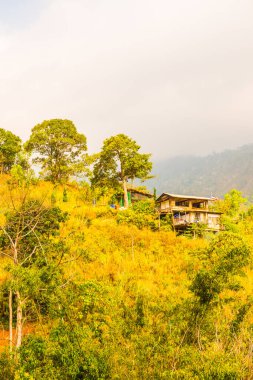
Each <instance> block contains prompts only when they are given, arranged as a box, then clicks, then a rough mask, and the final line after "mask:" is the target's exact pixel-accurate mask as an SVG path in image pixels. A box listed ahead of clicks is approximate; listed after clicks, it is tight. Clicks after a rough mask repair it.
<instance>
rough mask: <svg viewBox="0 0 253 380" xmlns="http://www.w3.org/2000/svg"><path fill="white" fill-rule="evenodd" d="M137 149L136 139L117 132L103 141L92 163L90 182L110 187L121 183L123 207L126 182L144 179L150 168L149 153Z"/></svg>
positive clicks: (126, 200) (126, 201)
mask: <svg viewBox="0 0 253 380" xmlns="http://www.w3.org/2000/svg"><path fill="white" fill-rule="evenodd" d="M139 150H140V146H139V145H138V144H137V143H136V141H134V140H133V139H131V138H130V137H128V136H126V135H124V134H119V135H116V136H113V137H110V138H108V139H106V140H105V141H104V144H103V147H102V150H101V153H100V155H99V156H98V159H97V161H96V163H95V165H94V170H93V178H92V183H93V184H99V185H107V186H110V187H115V186H116V185H117V184H118V183H121V185H122V187H123V191H124V205H125V207H128V197H127V182H128V181H129V180H134V179H135V178H139V179H141V180H145V179H147V178H149V177H148V175H149V173H150V172H151V170H152V163H151V162H150V156H151V155H150V154H141V153H139Z"/></svg>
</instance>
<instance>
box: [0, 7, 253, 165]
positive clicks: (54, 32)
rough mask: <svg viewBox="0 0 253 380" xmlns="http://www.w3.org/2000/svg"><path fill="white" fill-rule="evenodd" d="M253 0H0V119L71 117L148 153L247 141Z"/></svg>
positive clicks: (1, 124)
mask: <svg viewBox="0 0 253 380" xmlns="http://www.w3.org/2000/svg"><path fill="white" fill-rule="evenodd" d="M252 19H253V2H252V0H240V1H238V0H177V1H175V0H152V1H151V0H125V1H123V0H122V1H119V0H106V1H105V0H36V1H35V0H8V1H6V0H0V105H1V106H0V109H1V112H0V128H4V129H7V130H11V131H12V132H13V133H15V134H17V135H19V136H20V137H21V138H22V139H23V140H24V141H25V140H27V139H28V138H29V135H30V133H31V129H32V128H33V126H35V125H36V124H38V123H41V122H42V121H43V120H48V119H52V118H63V119H70V120H72V121H73V122H74V124H75V125H76V127H77V129H78V131H79V132H81V133H84V134H85V135H86V136H87V142H88V148H89V152H92V153H93V152H96V151H98V150H99V149H100V147H101V146H102V142H103V140H104V139H105V138H107V137H110V136H113V135H116V134H118V133H125V134H127V135H129V136H130V137H132V138H133V139H135V140H136V141H137V142H138V143H139V145H141V147H142V152H145V153H146V152H150V153H152V154H153V158H154V159H156V160H159V159H164V158H166V157H171V156H177V155H182V154H183V155H185V154H194V155H205V154H210V153H213V152H218V151H221V150H224V149H230V148H236V147H239V146H241V145H244V144H249V143H253V96H252V95H253V22H252Z"/></svg>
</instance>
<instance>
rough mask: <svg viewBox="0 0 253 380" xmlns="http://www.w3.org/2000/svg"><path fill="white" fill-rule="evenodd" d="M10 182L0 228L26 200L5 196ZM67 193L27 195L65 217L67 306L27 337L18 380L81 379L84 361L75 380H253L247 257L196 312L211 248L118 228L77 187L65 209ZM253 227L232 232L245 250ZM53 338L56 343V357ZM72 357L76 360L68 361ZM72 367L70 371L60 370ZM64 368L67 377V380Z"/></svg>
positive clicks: (49, 189) (242, 223)
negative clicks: (197, 289)
mask: <svg viewBox="0 0 253 380" xmlns="http://www.w3.org/2000/svg"><path fill="white" fill-rule="evenodd" d="M7 179H8V178H7V177H6V178H5V177H3V178H1V183H0V185H1V186H0V207H1V210H2V213H1V218H2V223H4V216H3V214H4V212H5V211H6V210H7V209H8V207H11V203H12V202H13V201H14V202H15V204H18V202H19V195H20V191H25V190H22V189H18V188H14V189H12V190H11V192H10V191H9V190H8V188H9V186H8V185H7ZM63 191H64V188H63V186H57V187H54V186H53V185H52V184H50V183H48V182H42V181H41V182H38V183H37V184H36V185H33V186H31V188H30V190H29V195H28V196H29V197H30V198H32V199H34V198H35V199H40V200H41V199H43V202H44V204H45V205H46V206H48V207H50V206H51V205H52V204H53V205H54V206H55V207H59V208H60V209H61V210H63V211H64V212H67V213H68V219H67V220H66V221H65V222H64V223H62V224H61V228H60V231H59V235H56V236H54V237H52V239H53V240H54V242H59V241H61V242H64V244H65V246H66V254H65V255H64V258H63V259H62V261H61V262H60V264H59V265H60V268H61V270H62V271H63V278H64V281H63V284H62V285H61V286H59V288H58V290H57V292H58V291H59V292H60V291H61V293H57V294H58V296H59V305H58V306H57V308H56V311H57V310H58V309H59V310H61V307H62V305H63V304H64V303H65V304H64V305H66V306H64V307H65V308H66V315H65V316H64V317H63V316H60V315H57V313H56V312H54V313H56V314H52V315H51V314H47V315H42V316H40V318H38V319H37V320H36V318H35V320H33V321H32V323H33V331H34V332H33V335H31V337H30V340H29V337H27V338H26V339H27V340H25V343H24V346H23V347H24V348H23V350H24V352H25V353H26V355H28V354H29V355H28V356H30V358H31V359H29V360H30V361H29V360H28V363H30V364H29V365H30V367H29V366H28V364H27V366H26V364H25V362H26V361H25V362H24V363H22V365H21V366H20V367H18V368H17V369H16V370H15V371H16V376H17V377H16V378H25V376H26V375H23V374H24V373H27V378H30V379H33V378H38V379H40V378H41V379H46V378H47V377H46V376H49V374H50V373H51V374H52V373H53V375H51V376H54V377H52V378H56V379H60V378H63V379H65V378H66V379H72V378H73V379H74V378H79V377H74V375H73V374H74V373H75V374H76V373H77V372H78V371H80V364H77V367H75V368H74V363H76V362H78V360H79V359H78V358H80V357H85V358H86V359H87V358H88V359H89V364H87V362H85V363H86V364H85V365H87V368H88V369H86V371H87V372H85V373H86V375H83V376H84V377H80V378H90V379H130V378H131V379H210V380H211V379H244V378H245V379H250V378H252V377H250V376H251V373H252V364H251V362H252V360H251V359H252V357H251V351H252V350H251V347H252V343H251V340H252V330H251V328H252V324H253V306H252V300H251V297H252V291H253V280H252V279H253V269H252V259H251V257H250V259H249V264H248V265H247V267H246V268H243V270H242V272H243V276H241V274H242V273H239V272H238V273H237V274H236V275H235V276H233V278H232V277H231V281H230V282H229V285H226V286H225V285H224V286H223V287H221V291H220V292H219V291H217V297H216V298H213V299H212V302H210V303H209V304H208V305H202V304H201V302H200V300H199V299H198V297H197V296H196V295H194V292H193V291H191V284H192V283H193V281H194V278H195V277H196V274H197V273H200V272H201V270H203V268H204V269H205V271H206V272H207V273H209V272H208V271H210V273H211V269H212V265H214V264H212V262H211V261H210V262H208V261H206V260H209V259H208V258H205V259H203V257H204V256H205V253H206V252H208V247H209V244H210V243H209V241H207V240H204V239H199V238H197V239H189V238H187V237H183V236H182V237H177V236H176V235H175V234H174V232H171V231H166V230H160V231H152V230H151V229H150V228H146V227H144V228H142V229H139V228H138V227H137V226H136V225H135V224H134V223H128V224H125V223H118V218H117V215H118V211H117V210H113V209H110V208H109V207H107V206H103V205H101V206H93V205H92V202H91V201H87V198H86V197H83V189H82V187H81V186H79V185H78V184H75V183H73V184H70V185H68V186H66V191H67V201H66V198H65V201H64V199H63ZM52 194H53V196H52ZM252 223H253V222H252V220H251V216H249V217H248V219H247V222H246V219H244V220H241V219H239V221H238V223H237V227H238V230H239V231H240V234H241V235H243V236H244V239H245V241H246V244H247V245H248V246H249V247H250V249H251V250H252V247H253V239H252V230H253V224H252ZM217 252H218V250H217ZM217 254H218V253H217ZM57 260H58V258H57ZM210 260H211V259H210ZM215 260H216V261H215V263H216V262H218V258H217V257H215ZM208 263H209V266H208ZM6 264H7V259H6V258H5V257H4V256H3V257H2V258H1V269H0V281H1V283H2V285H4V283H5V282H6V280H7V276H8V274H7V272H6V270H5V269H4V268H5V267H6ZM215 265H216V264H215ZM212 273H213V272H212ZM230 284H231V286H230ZM71 289H72V290H71ZM28 319H29V316H28ZM30 323H31V322H30ZM73 331H74V332H75V334H76V335H74V338H73V336H72V334H74V333H73ZM57 334H58V335H57ZM59 334H60V335H59ZM55 336H58V337H59V336H60V338H57V339H62V344H61V345H60V347H63V348H61V350H62V351H60V354H59V352H58V351H59V350H60V348H59V347H58V346H57V344H58V343H56V342H58V340H57V341H56V338H55ZM36 339H37V340H36ZM38 339H41V342H43V343H41V342H40V346H39V347H40V349H41V350H42V348H41V347H42V346H43V347H44V346H45V347H46V348H45V353H44V354H43V355H44V356H43V357H45V358H46V359H45V360H46V362H45V364H44V369H42V364H40V361H41V360H42V359H40V360H37V359H36V358H35V356H36V355H35V353H34V352H36V349H37V348H36V347H38V346H37V344H38ZM64 339H65V340H64ZM35 343H36V344H35ZM57 347H58V348H57ZM68 347H70V348H68ZM35 348H36V349H35ZM25 350H27V351H25ZM29 350H30V351H29ZM57 350H58V351H57ZM64 350H65V351H64ZM79 350H80V351H79ZM22 352H23V351H22V350H21V355H23V354H22ZM41 352H42V351H41ZM43 352H44V351H43ZM73 352H77V353H78V352H79V354H77V355H76V356H73V357H72V355H74V354H73ZM27 353H28V354H27ZM64 354H65V355H66V357H65V359H63V356H64ZM24 355H25V354H24ZM34 355H35V356H34ZM40 355H42V354H40ZM57 355H60V356H59V358H58V356H57ZM56 357H57V358H58V359H57V360H58V361H55V360H56V359H55V358H56ZM60 357H61V359H60ZM77 357H78V358H77ZM68 358H71V364H66V363H68ZM86 359H85V360H86ZM88 359H87V360H88ZM32 360H33V362H32V364H31V361H32ZM36 360H37V361H36ZM61 360H62V361H61ZM64 360H65V361H64ZM36 363H37V364H36ZM57 363H60V364H59V367H57V365H58V364H57ZM64 363H65V364H64ZM72 363H73V368H72ZM1 365H3V364H1V362H0V366H1ZM47 365H48V368H47ZM50 366H51V367H50ZM64 366H65V367H64ZM82 366H84V364H83V363H82ZM49 367H50V368H51V369H50V368H49ZM53 367H54V368H55V370H54V371H55V372H52V371H53V370H52V368H53ZM70 367H71V368H72V369H71V371H73V372H71V373H72V374H71V373H70V372H69V375H67V374H66V373H67V372H66V371H70ZM57 368H58V369H57ZM76 368H79V369H76ZM50 371H51V372H50ZM57 371H58V372H57ZM75 371H77V372H75ZM87 373H88V375H87ZM65 374H66V375H65ZM18 376H20V377H18ZM22 376H24V377H22ZM29 376H30V377H29ZM43 376H44V377H43ZM64 376H66V377H64ZM71 376H72V377H71ZM85 376H86V377H85ZM10 378H11V377H10Z"/></svg>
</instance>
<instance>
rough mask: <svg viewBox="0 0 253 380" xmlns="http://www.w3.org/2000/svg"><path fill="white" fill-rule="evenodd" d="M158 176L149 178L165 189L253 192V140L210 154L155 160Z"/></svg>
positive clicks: (152, 184)
mask: <svg viewBox="0 0 253 380" xmlns="http://www.w3.org/2000/svg"><path fill="white" fill-rule="evenodd" d="M153 174H154V175H155V178H154V179H152V180H149V181H148V182H147V186H148V187H149V188H150V189H151V188H152V187H155V188H156V189H157V195H159V194H161V193H163V192H170V193H178V194H192V195H194V194H196V195H199V196H218V197H222V196H223V195H224V194H225V193H227V192H228V191H230V190H231V189H234V188H235V189H238V190H240V191H242V193H243V195H244V196H247V197H250V196H252V194H253V144H249V145H244V146H242V147H240V148H238V149H233V150H232V149H231V150H225V151H223V152H221V153H213V154H210V155H208V156H204V157H198V156H192V155H187V156H178V157H174V158H168V159H166V160H163V161H158V162H154V166H153Z"/></svg>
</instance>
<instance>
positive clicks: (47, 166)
mask: <svg viewBox="0 0 253 380" xmlns="http://www.w3.org/2000/svg"><path fill="white" fill-rule="evenodd" d="M25 148H26V150H27V151H28V152H33V153H37V154H38V156H37V157H35V158H34V159H33V162H34V163H38V164H40V165H41V166H42V169H43V170H44V173H45V177H46V178H47V179H49V180H50V181H52V182H54V183H61V182H64V181H66V180H67V179H68V178H69V177H70V176H71V175H74V174H77V173H78V172H81V171H82V170H84V165H82V158H83V157H82V155H83V154H84V152H85V151H86V150H87V145H86V137H85V136H84V135H83V134H80V133H78V132H77V130H76V127H75V125H74V124H73V122H72V121H70V120H63V119H52V120H45V121H43V123H41V124H38V125H36V126H35V127H34V128H33V129H32V134H31V136H30V139H29V140H28V141H27V142H26V144H25Z"/></svg>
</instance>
